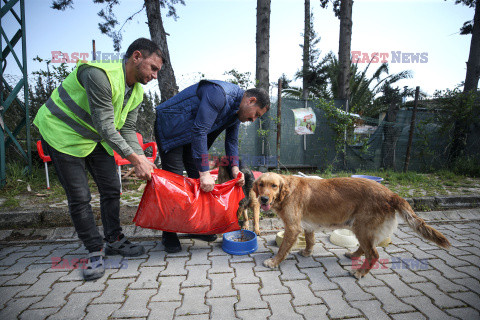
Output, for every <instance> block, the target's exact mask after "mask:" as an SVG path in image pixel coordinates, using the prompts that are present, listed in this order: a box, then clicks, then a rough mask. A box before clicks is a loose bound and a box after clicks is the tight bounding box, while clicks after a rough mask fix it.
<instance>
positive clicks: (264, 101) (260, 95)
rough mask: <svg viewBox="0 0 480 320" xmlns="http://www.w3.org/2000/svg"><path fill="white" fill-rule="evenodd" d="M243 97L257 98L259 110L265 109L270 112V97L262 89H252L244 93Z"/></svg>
mask: <svg viewBox="0 0 480 320" xmlns="http://www.w3.org/2000/svg"><path fill="white" fill-rule="evenodd" d="M245 96H247V97H249V98H250V97H255V98H257V104H258V106H259V107H260V109H264V108H267V111H268V110H270V96H269V95H268V93H267V91H265V89H262V88H252V89H248V90H247V91H245Z"/></svg>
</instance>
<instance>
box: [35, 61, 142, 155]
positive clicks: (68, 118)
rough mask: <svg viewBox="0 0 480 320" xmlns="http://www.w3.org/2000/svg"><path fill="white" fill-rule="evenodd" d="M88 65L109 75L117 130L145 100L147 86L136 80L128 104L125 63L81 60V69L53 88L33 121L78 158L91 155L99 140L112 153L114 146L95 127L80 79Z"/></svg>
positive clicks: (57, 145) (48, 139)
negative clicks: (143, 86)
mask: <svg viewBox="0 0 480 320" xmlns="http://www.w3.org/2000/svg"><path fill="white" fill-rule="evenodd" d="M82 64H88V65H90V66H93V67H96V68H100V69H102V70H103V71H105V73H106V74H107V77H108V80H109V81H110V85H111V87H112V104H113V112H114V123H115V129H117V130H120V129H121V128H122V127H123V125H124V124H125V120H126V118H127V115H128V113H129V112H130V111H132V110H134V109H135V108H136V107H137V106H138V105H139V104H140V102H142V100H143V88H142V86H141V85H140V83H138V82H137V83H135V85H134V87H133V90H132V94H131V95H130V98H129V99H128V101H127V103H126V104H125V107H124V106H123V104H124V97H125V74H124V72H123V67H122V62H121V61H120V62H119V63H101V62H86V63H82V62H81V61H78V63H77V68H75V70H73V71H72V73H70V74H69V75H68V76H67V78H65V80H64V81H63V82H62V84H61V85H60V86H59V87H58V88H57V89H55V90H54V91H53V93H52V95H51V96H50V98H49V99H48V100H47V102H45V104H44V105H42V106H41V107H40V109H39V110H38V113H37V116H36V117H35V120H34V121H33V123H34V124H35V125H36V126H37V127H38V129H39V130H40V134H41V135H42V137H43V138H44V139H45V141H46V142H47V143H48V144H49V145H50V146H52V147H53V148H55V149H56V150H58V151H60V152H62V153H66V154H69V155H72V156H75V157H86V156H88V155H89V154H90V153H91V152H92V151H93V149H95V146H96V145H97V143H99V142H100V143H101V144H102V145H103V147H104V148H105V150H107V152H108V153H109V154H110V155H113V150H112V148H111V147H110V146H109V145H108V144H107V143H106V142H105V141H104V140H103V139H102V137H101V136H100V135H99V134H98V131H97V130H96V129H95V128H94V126H93V121H92V113H91V111H90V106H89V104H88V98H87V93H86V91H85V88H83V87H82V85H81V84H80V82H78V79H77V71H78V68H79V67H80V65H82Z"/></svg>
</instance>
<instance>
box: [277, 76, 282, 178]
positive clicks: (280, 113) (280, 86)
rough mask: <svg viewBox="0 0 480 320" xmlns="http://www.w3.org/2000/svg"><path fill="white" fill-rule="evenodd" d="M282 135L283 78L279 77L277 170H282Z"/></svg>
mask: <svg viewBox="0 0 480 320" xmlns="http://www.w3.org/2000/svg"><path fill="white" fill-rule="evenodd" d="M281 137H282V79H278V99H277V170H278V171H280V142H281Z"/></svg>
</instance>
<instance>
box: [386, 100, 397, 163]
mask: <svg viewBox="0 0 480 320" xmlns="http://www.w3.org/2000/svg"><path fill="white" fill-rule="evenodd" d="M398 110H399V108H398V105H397V104H396V103H395V102H392V103H390V106H389V107H388V111H387V115H386V117H385V126H384V128H383V134H384V139H383V145H382V167H383V168H385V169H393V170H395V169H396V166H395V149H396V147H397V140H398V135H399V133H400V130H399V129H398V128H396V127H395V123H396V120H397V113H398Z"/></svg>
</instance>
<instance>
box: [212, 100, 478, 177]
mask: <svg viewBox="0 0 480 320" xmlns="http://www.w3.org/2000/svg"><path fill="white" fill-rule="evenodd" d="M281 105H282V110H281V121H280V123H281V134H280V144H279V148H278V149H279V155H280V157H279V162H278V167H279V168H280V169H302V168H303V169H308V168H310V169H319V170H326V169H331V170H360V169H361V170H378V169H380V168H386V169H395V170H403V169H404V166H405V160H406V155H407V148H408V144H409V135H410V126H411V118H412V110H410V109H405V108H400V109H399V110H397V111H396V114H395V121H390V122H389V121H386V120H385V116H384V114H381V115H380V116H379V118H368V117H361V116H358V115H355V114H348V115H346V114H344V115H346V116H347V117H351V118H352V120H351V122H349V123H350V125H348V126H344V127H340V128H339V126H338V124H337V123H336V122H337V120H336V119H335V118H332V117H331V116H329V115H328V113H327V112H326V111H325V110H323V109H322V108H319V107H318V106H319V102H318V101H308V103H307V104H305V101H301V100H293V99H282V103H281ZM333 105H336V106H337V107H340V106H341V102H340V101H335V103H333V102H332V106H333ZM305 107H307V108H311V109H312V110H313V112H314V113H315V116H316V127H315V131H314V133H313V134H308V135H298V134H296V133H295V118H294V113H293V112H292V109H297V108H305ZM263 119H264V120H263V122H262V124H261V127H260V123H259V121H258V120H257V121H256V122H255V123H253V124H247V125H245V124H242V125H241V130H240V135H239V153H240V156H241V158H243V161H244V162H246V163H247V164H249V165H250V166H251V167H259V166H265V167H269V168H273V167H277V155H278V154H277V122H278V120H277V104H276V103H275V104H273V105H272V106H271V109H270V111H269V112H267V113H266V114H265V115H264V116H263ZM439 129H440V125H439V124H438V123H436V122H435V113H434V112H430V111H426V110H418V111H417V112H416V119H415V125H414V130H413V134H412V140H411V151H410V157H409V165H408V169H409V170H414V171H421V172H422V171H429V170H434V169H440V168H445V167H446V164H447V161H446V159H447V157H448V152H449V148H450V144H451V140H452V139H451V134H452V133H451V132H444V133H442V132H440V131H439ZM345 141H346V142H345ZM223 145H224V139H222V138H220V139H217V141H216V142H215V144H214V145H213V147H212V149H211V150H210V154H211V155H212V156H219V155H222V154H223V153H224V147H223ZM465 155H466V156H467V157H474V158H476V159H479V158H480V130H478V128H471V130H470V133H469V135H468V139H467V148H466V151H465Z"/></svg>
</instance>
